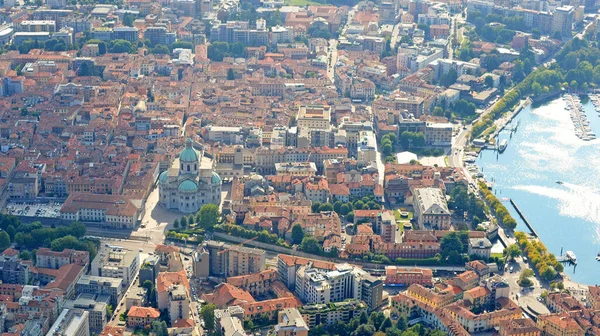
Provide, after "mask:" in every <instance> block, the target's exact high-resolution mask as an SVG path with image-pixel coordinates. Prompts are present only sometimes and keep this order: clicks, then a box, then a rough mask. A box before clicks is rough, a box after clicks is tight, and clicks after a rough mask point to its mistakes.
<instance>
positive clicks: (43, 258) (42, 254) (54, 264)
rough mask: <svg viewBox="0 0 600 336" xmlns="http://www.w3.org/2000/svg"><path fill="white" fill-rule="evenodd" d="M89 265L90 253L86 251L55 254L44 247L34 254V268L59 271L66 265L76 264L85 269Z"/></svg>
mask: <svg viewBox="0 0 600 336" xmlns="http://www.w3.org/2000/svg"><path fill="white" fill-rule="evenodd" d="M89 263H90V253H89V252H88V251H76V250H72V249H64V250H62V251H60V252H56V251H52V250H51V249H49V248H46V247H40V248H39V249H38V250H37V253H36V254H35V265H36V267H45V268H52V269H59V268H61V267H62V266H64V265H68V264H77V265H79V266H83V267H85V266H87V265H88V264H89Z"/></svg>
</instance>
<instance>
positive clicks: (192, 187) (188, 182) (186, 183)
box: [179, 180, 198, 192]
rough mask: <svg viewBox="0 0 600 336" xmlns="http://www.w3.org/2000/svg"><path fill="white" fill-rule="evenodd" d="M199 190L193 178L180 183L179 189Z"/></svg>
mask: <svg viewBox="0 0 600 336" xmlns="http://www.w3.org/2000/svg"><path fill="white" fill-rule="evenodd" d="M196 190H198V186H197V185H196V183H194V182H193V181H191V180H185V181H183V182H181V183H180V184H179V191H184V192H192V191H196Z"/></svg>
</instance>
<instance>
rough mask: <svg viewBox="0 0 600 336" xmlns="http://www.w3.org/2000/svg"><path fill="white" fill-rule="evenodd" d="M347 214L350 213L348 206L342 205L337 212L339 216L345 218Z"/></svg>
mask: <svg viewBox="0 0 600 336" xmlns="http://www.w3.org/2000/svg"><path fill="white" fill-rule="evenodd" d="M349 212H350V207H349V206H348V204H342V206H340V211H339V214H340V215H342V216H346V215H347V214H348V213H349Z"/></svg>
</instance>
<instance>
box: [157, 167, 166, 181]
mask: <svg viewBox="0 0 600 336" xmlns="http://www.w3.org/2000/svg"><path fill="white" fill-rule="evenodd" d="M165 182H167V171H166V170H165V171H164V172H162V173H160V175H159V176H158V183H165Z"/></svg>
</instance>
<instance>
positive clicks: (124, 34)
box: [112, 27, 139, 42]
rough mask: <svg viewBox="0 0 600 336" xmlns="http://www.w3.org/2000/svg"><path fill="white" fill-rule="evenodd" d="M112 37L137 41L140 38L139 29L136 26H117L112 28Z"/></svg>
mask: <svg viewBox="0 0 600 336" xmlns="http://www.w3.org/2000/svg"><path fill="white" fill-rule="evenodd" d="M112 39H113V40H125V41H129V42H135V41H137V40H139V31H138V29H137V28H135V27H115V28H113V30H112Z"/></svg>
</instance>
